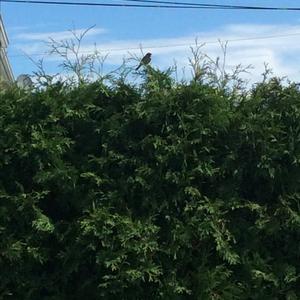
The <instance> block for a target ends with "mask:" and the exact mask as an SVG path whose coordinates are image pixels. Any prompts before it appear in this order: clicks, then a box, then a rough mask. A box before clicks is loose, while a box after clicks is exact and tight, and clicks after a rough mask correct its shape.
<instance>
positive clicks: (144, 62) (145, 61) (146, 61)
mask: <svg viewBox="0 0 300 300" xmlns="http://www.w3.org/2000/svg"><path fill="white" fill-rule="evenodd" d="M151 55H152V54H151V53H150V52H148V53H147V54H146V55H145V56H144V57H143V58H142V60H141V62H140V64H139V65H138V66H137V68H136V69H135V70H136V71H137V70H138V69H139V68H140V67H141V66H145V65H148V64H149V63H150V61H151Z"/></svg>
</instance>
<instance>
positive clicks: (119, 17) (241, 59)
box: [1, 0, 300, 81]
mask: <svg viewBox="0 0 300 300" xmlns="http://www.w3.org/2000/svg"><path fill="white" fill-rule="evenodd" d="M194 1H195V2H198V1H197V0H194ZM100 2H113V3H118V2H117V1H113V0H111V1H109V0H103V1H100ZM119 2H122V1H121V0H120V1H119ZM204 2H205V1H204ZM210 3H218V4H224V1H222V2H221V1H219V2H218V1H211V2H210ZM226 4H240V5H246V4H247V5H266V6H276V5H277V6H295V5H296V4H295V1H275V0H273V1H267V0H260V1H254V0H251V1H250V0H249V1H245V0H244V1H226ZM299 6H300V4H299ZM1 14H2V17H3V19H4V22H5V26H6V30H7V33H8V37H9V40H10V46H9V49H8V54H9V59H10V62H11V65H12V68H13V71H14V75H15V76H18V75H19V74H21V73H29V74H31V73H32V71H34V70H35V69H36V67H35V66H34V64H33V63H32V62H31V61H30V60H29V59H28V58H27V57H26V56H24V55H23V54H24V53H26V54H27V55H29V56H31V57H32V58H33V59H35V60H38V59H39V58H41V56H38V55H37V54H41V53H44V52H45V51H46V50H47V49H46V48H45V43H44V42H45V41H47V40H48V38H49V37H52V38H54V39H56V40H60V39H64V38H68V37H69V35H68V30H69V29H72V28H75V29H77V30H79V31H80V30H83V29H86V28H88V27H90V26H93V25H95V27H94V28H93V30H91V31H90V32H89V34H88V36H87V37H86V40H85V42H84V44H83V51H85V52H88V51H92V49H94V45H93V44H94V43H96V44H97V47H98V48H99V49H105V50H107V51H108V50H109V49H116V48H117V49H118V48H122V49H123V48H124V49H127V48H135V47H137V48H138V47H139V46H140V45H142V47H143V48H144V49H145V52H146V51H148V50H149V51H151V52H152V53H153V61H152V63H153V65H155V66H157V67H160V68H162V69H164V68H166V67H168V66H170V65H172V64H173V63H174V60H176V62H177V64H178V66H179V67H180V68H183V67H186V68H188V59H187V57H188V56H189V55H190V50H189V46H190V45H192V44H193V42H194V40H195V38H197V37H198V41H199V42H200V43H202V42H208V44H207V45H206V46H204V48H203V51H205V52H206V53H207V54H209V55H210V56H212V57H216V56H218V55H219V54H220V51H219V45H218V43H216V41H217V40H218V39H221V40H223V41H226V40H234V39H243V38H252V37H261V36H274V35H290V34H292V35H290V36H287V37H284V38H279V37H278V38H272V39H270V38H269V39H265V40H264V39H260V40H251V41H237V42H229V44H228V57H227V67H228V68H230V67H232V66H234V65H237V64H239V63H242V64H244V65H248V64H251V65H252V66H253V67H254V68H253V69H252V70H251V74H250V75H248V76H252V78H255V79H257V78H258V77H259V74H261V72H262V70H263V66H264V62H266V63H269V64H270V66H271V67H272V68H273V69H274V73H275V74H278V75H280V76H289V77H290V78H291V79H293V80H298V81H299V80H300V58H299V51H300V42H299V40H300V11H299V12H283V11H281V12H266V11H222V10H215V11H213V10H176V9H173V10H170V9H150V8H147V9H140V8H127V9H125V8H106V7H72V6H45V5H29V4H13V3H2V4H1ZM298 33H299V36H297V35H296V34H298ZM293 34H295V35H293ZM177 44H184V45H186V46H182V47H175V46H174V45H177ZM160 45H163V46H169V47H166V48H155V47H153V46H160ZM132 52H136V53H137V54H140V51H139V50H136V51H131V53H132ZM107 53H108V58H107V61H106V65H107V68H108V69H109V68H113V67H116V66H118V65H120V64H121V62H122V59H123V58H124V57H128V55H129V54H128V51H126V50H123V51H112V52H109V51H108V52H105V54H107ZM44 59H45V63H46V67H47V70H48V71H49V72H50V73H55V72H57V70H58V69H57V65H58V64H59V61H58V60H57V59H55V58H49V57H48V56H45V58H44Z"/></svg>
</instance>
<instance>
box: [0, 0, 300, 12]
mask: <svg viewBox="0 0 300 300" xmlns="http://www.w3.org/2000/svg"><path fill="white" fill-rule="evenodd" d="M1 1H2V2H6V3H23V4H26V3H27V4H42V5H73V6H102V7H123V8H168V9H211V10H216V9H230V10H273V11H275V10H276V11H300V7H269V6H238V5H223V4H205V3H193V4H192V3H189V4H187V3H184V2H173V3H181V4H180V5H179V4H172V2H169V1H156V2H154V1H155V0H143V1H144V2H146V1H147V3H149V2H150V1H151V3H153V4H125V3H124V4H123V3H103V2H76V1H41V0H1ZM128 1H129V0H128ZM130 1H134V0H130ZM135 2H139V3H141V1H137V0H135ZM154 3H155V4H154Z"/></svg>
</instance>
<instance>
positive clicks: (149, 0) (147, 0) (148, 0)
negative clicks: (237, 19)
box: [123, 0, 297, 10]
mask: <svg viewBox="0 0 300 300" xmlns="http://www.w3.org/2000/svg"><path fill="white" fill-rule="evenodd" d="M123 1H126V2H138V3H158V4H169V5H170V4H171V5H185V6H197V7H198V6H199V7H203V6H204V7H211V8H216V9H218V8H221V9H223V8H227V9H254V10H261V9H264V10H287V9H294V8H296V9H297V7H267V6H249V5H229V4H208V3H195V2H177V1H160V0H123Z"/></svg>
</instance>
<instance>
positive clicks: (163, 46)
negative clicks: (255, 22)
mask: <svg viewBox="0 0 300 300" xmlns="http://www.w3.org/2000/svg"><path fill="white" fill-rule="evenodd" d="M291 36H300V32H294V33H286V34H278V35H265V36H257V37H250V38H236V39H228V40H224V41H225V42H227V43H235V42H244V41H253V40H264V39H274V38H286V37H291ZM217 43H220V41H206V42H205V41H203V42H202V43H201V44H203V45H207V44H217ZM192 44H193V42H190V43H177V44H168V45H156V46H151V45H146V46H144V47H127V48H125V47H124V48H111V49H96V51H97V52H98V53H101V52H102V53H109V52H120V51H132V50H140V49H160V48H173V47H174V48H176V47H187V46H189V47H191V46H192ZM80 53H82V54H89V53H94V51H81V52H80ZM46 55H49V54H48V53H46V52H45V53H32V54H30V55H26V54H15V55H9V57H11V58H13V57H24V56H46Z"/></svg>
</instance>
